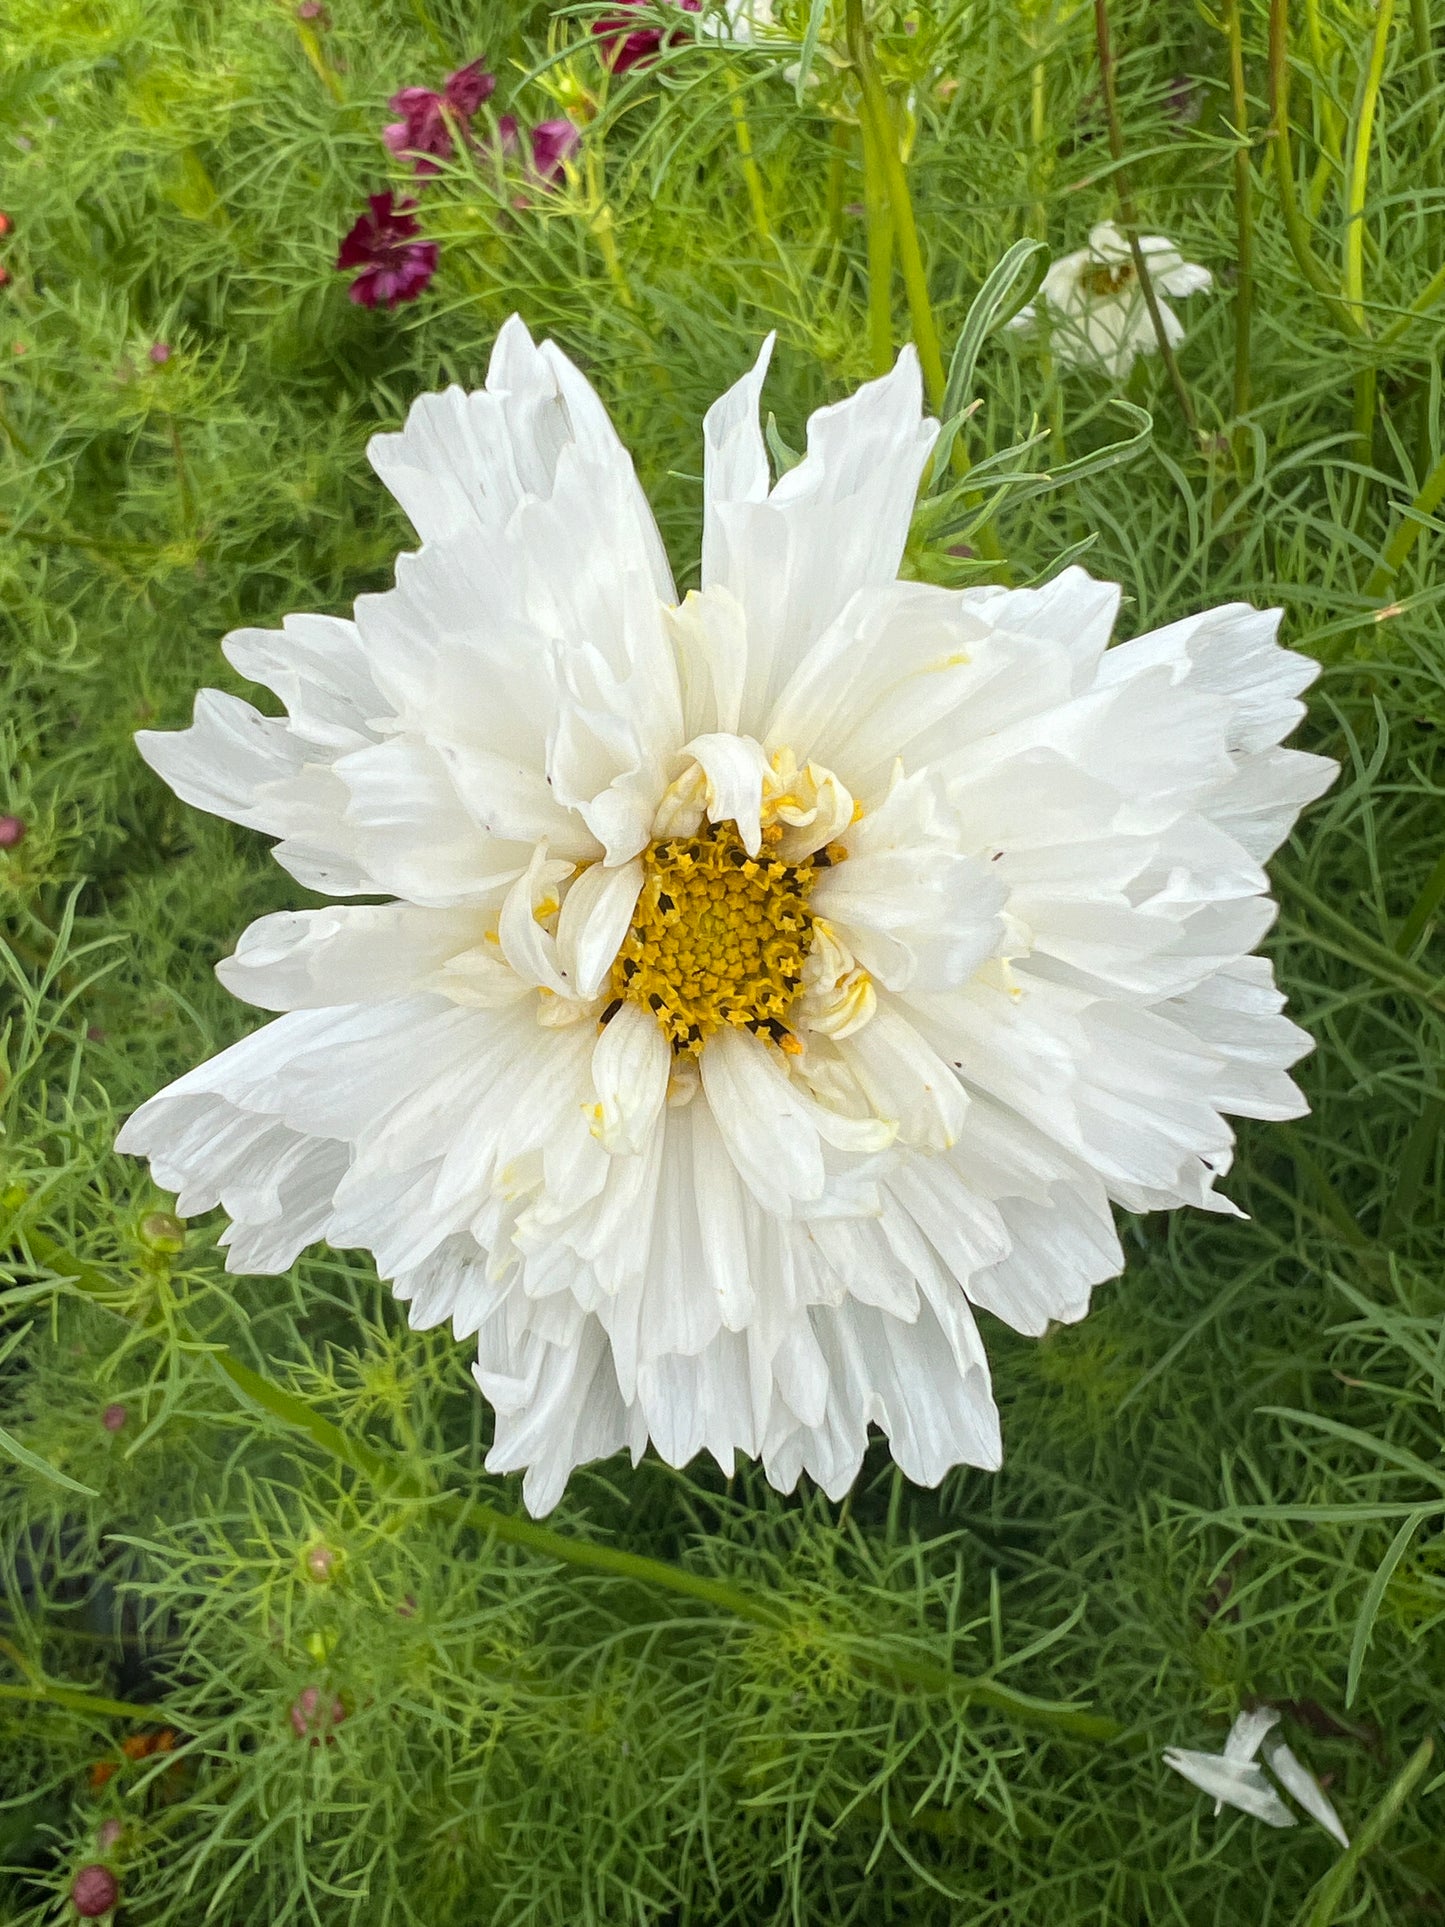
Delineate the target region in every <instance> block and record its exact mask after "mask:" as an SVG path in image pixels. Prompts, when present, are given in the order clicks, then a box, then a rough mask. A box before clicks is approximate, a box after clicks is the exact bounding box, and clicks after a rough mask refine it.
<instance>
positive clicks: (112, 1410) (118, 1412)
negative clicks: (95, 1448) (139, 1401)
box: [100, 1405, 126, 1432]
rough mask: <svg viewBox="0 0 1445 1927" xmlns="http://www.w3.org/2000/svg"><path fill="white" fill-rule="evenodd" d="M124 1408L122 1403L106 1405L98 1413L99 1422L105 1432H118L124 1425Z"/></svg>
mask: <svg viewBox="0 0 1445 1927" xmlns="http://www.w3.org/2000/svg"><path fill="white" fill-rule="evenodd" d="M125 1421H126V1409H125V1407H124V1406H123V1405H107V1406H106V1408H105V1410H104V1411H103V1412H102V1413H101V1415H100V1422H101V1424H102V1425H103V1426H104V1427H105V1429H106V1431H107V1432H119V1431H122V1430H123V1429H124V1427H125Z"/></svg>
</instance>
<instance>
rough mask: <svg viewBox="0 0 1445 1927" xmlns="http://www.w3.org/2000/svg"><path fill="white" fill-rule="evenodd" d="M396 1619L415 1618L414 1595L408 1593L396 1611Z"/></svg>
mask: <svg viewBox="0 0 1445 1927" xmlns="http://www.w3.org/2000/svg"><path fill="white" fill-rule="evenodd" d="M396 1616H397V1618H398V1619H415V1618H416V1594H415V1593H412V1592H409V1593H408V1594H407V1595H406V1597H405V1598H404V1599H403V1600H402V1602H401V1604H400V1605H399V1606H398V1607H397V1609H396Z"/></svg>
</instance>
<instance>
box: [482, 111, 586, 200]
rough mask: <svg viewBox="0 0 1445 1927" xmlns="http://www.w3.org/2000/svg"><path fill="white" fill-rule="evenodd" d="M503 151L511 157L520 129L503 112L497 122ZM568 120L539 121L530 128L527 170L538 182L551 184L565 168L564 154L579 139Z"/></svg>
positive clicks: (517, 145) (518, 143)
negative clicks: (529, 155) (530, 147)
mask: <svg viewBox="0 0 1445 1927" xmlns="http://www.w3.org/2000/svg"><path fill="white" fill-rule="evenodd" d="M497 134H498V136H499V138H500V141H501V147H502V153H503V154H504V155H505V156H506V157H507V158H508V159H511V158H513V157H514V156H515V155H517V154H518V153H519V152H520V151H521V146H522V130H521V127H520V126H519V124H518V122H517V118H516V116H515V115H514V114H503V115H502V117H501V119H500V120H499V121H498V122H497ZM581 138H582V137H581V135H580V134H579V133H578V131H577V129H576V127H575V126H574V125H573V123H572V122H571V121H570V120H566V119H561V120H543V121H538V123H537V125H536V126H535V127H534V128H533V129H532V134H531V143H532V153H531V158H530V160H529V161H528V162H527V163H526V167H527V172H528V174H529V175H530V176H531V177H532V179H533V180H534V181H536V182H537V183H538V184H539V185H540V186H543V187H550V186H551V185H552V184H553V183H554V182H556V181H560V180H561V178H562V176H563V173H564V172H565V171H566V161H567V156H568V155H569V154H570V153H571V152H572V150H573V149H574V148H575V147H576V145H577V143H578V141H579V140H580V139H581Z"/></svg>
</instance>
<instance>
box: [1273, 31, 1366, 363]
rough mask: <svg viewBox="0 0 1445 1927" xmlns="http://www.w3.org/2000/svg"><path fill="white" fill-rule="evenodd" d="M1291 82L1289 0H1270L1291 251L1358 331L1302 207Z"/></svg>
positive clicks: (1276, 130) (1278, 163) (1278, 142)
mask: <svg viewBox="0 0 1445 1927" xmlns="http://www.w3.org/2000/svg"><path fill="white" fill-rule="evenodd" d="M1289 82H1290V73H1289V0H1269V102H1270V138H1271V140H1272V141H1273V143H1274V173H1275V179H1276V180H1277V181H1278V183H1279V204H1280V211H1281V213H1282V214H1283V215H1284V225H1285V232H1286V234H1287V235H1288V236H1289V245H1290V251H1291V253H1292V254H1293V255H1294V258H1295V261H1296V262H1297V263H1298V266H1299V270H1300V273H1301V274H1302V275H1303V276H1304V278H1305V280H1306V281H1307V282H1308V283H1309V285H1310V286H1311V287H1312V288H1313V289H1314V291H1315V293H1316V294H1318V295H1322V296H1323V297H1324V299H1325V301H1326V302H1327V303H1328V305H1329V309H1330V312H1331V314H1332V315H1334V317H1335V318H1336V320H1338V319H1340V318H1341V317H1343V318H1344V320H1345V322H1346V323H1347V324H1348V325H1349V326H1350V327H1352V328H1354V329H1355V331H1356V332H1357V333H1363V332H1364V324H1363V322H1362V321H1361V320H1360V319H1359V318H1358V317H1357V316H1356V315H1355V314H1354V313H1353V312H1352V311H1351V309H1349V308H1348V307H1346V306H1345V305H1344V304H1343V303H1342V302H1341V300H1340V297H1339V295H1338V294H1337V293H1336V292H1335V289H1334V286H1333V284H1332V283H1331V281H1330V277H1329V276H1328V275H1327V274H1326V273H1325V271H1324V269H1323V267H1321V265H1320V263H1319V260H1318V259H1317V258H1316V255H1315V251H1314V248H1313V246H1312V245H1311V242H1310V235H1309V227H1308V225H1307V224H1306V222H1305V218H1304V215H1303V213H1302V212H1301V210H1300V204H1299V193H1298V190H1297V189H1296V187H1295V178H1294V154H1293V152H1292V150H1291V148H1290V133H1289Z"/></svg>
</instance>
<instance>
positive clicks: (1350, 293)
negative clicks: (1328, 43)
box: [1344, 0, 1395, 333]
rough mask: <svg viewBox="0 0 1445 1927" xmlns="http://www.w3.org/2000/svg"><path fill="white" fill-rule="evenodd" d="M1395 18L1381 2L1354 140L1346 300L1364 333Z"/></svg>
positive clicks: (1388, 1)
mask: <svg viewBox="0 0 1445 1927" xmlns="http://www.w3.org/2000/svg"><path fill="white" fill-rule="evenodd" d="M1394 14H1395V0H1378V11H1377V13H1376V15H1375V31H1374V35H1373V37H1372V39H1371V42H1370V64H1369V67H1368V69H1367V70H1366V73H1365V85H1364V88H1363V90H1362V92H1361V95H1360V111H1359V114H1358V115H1357V116H1356V119H1355V125H1354V128H1353V129H1352V131H1351V136H1350V160H1349V169H1348V177H1347V187H1346V199H1345V272H1344V297H1345V300H1346V302H1347V303H1348V304H1349V309H1350V313H1351V314H1352V316H1353V317H1354V319H1355V322H1356V325H1357V326H1358V327H1359V329H1360V330H1361V332H1362V333H1363V331H1364V327H1365V194H1366V192H1367V190H1368V187H1369V181H1370V143H1371V140H1372V139H1373V136H1374V129H1375V110H1376V108H1377V107H1378V105H1379V100H1380V83H1381V82H1382V80H1383V79H1384V75H1385V55H1386V54H1387V53H1388V52H1389V47H1390V23H1391V21H1392V20H1393V18H1394Z"/></svg>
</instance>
